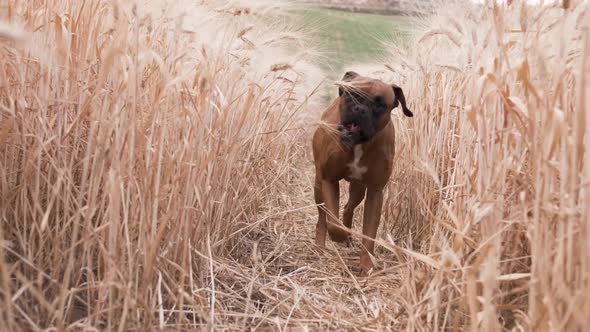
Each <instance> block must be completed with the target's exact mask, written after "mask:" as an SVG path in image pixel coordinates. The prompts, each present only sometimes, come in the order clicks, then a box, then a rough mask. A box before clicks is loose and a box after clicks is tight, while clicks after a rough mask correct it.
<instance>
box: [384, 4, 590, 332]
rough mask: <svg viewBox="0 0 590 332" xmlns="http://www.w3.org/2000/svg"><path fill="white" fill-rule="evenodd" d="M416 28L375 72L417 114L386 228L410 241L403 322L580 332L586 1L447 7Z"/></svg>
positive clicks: (421, 326)
mask: <svg viewBox="0 0 590 332" xmlns="http://www.w3.org/2000/svg"><path fill="white" fill-rule="evenodd" d="M420 24H422V28H423V29H422V32H421V33H419V34H418V35H417V37H416V41H415V43H414V44H413V46H412V47H411V49H410V50H405V49H404V50H401V49H398V48H395V47H392V49H391V50H392V55H391V59H390V60H389V61H387V66H386V68H385V69H383V70H376V71H375V73H374V74H375V75H378V76H380V77H383V78H384V79H388V80H391V81H395V82H396V83H398V84H400V85H401V86H402V87H404V88H405V89H406V91H408V93H407V97H406V98H407V100H408V101H409V103H410V108H412V109H413V110H414V114H415V115H416V116H415V118H414V119H413V120H402V119H401V117H402V116H401V115H399V114H396V115H394V119H397V118H398V117H399V118H400V120H399V121H397V120H396V128H397V137H396V138H397V145H396V147H397V149H398V155H397V157H396V161H395V163H396V171H395V173H394V175H393V177H392V178H393V179H394V180H393V183H392V185H391V186H390V188H389V199H388V202H387V203H386V204H385V206H386V207H385V210H386V215H385V219H386V225H387V226H386V227H390V228H393V231H394V235H395V237H396V238H397V244H399V245H401V246H405V247H406V248H413V249H414V250H413V251H407V253H410V255H409V256H408V255H403V257H405V259H407V263H408V264H407V265H406V267H404V268H402V271H401V276H402V286H401V287H402V289H401V291H400V293H399V295H398V296H399V303H401V304H402V306H403V310H402V311H403V313H404V319H403V320H404V324H403V326H405V328H406V329H407V330H416V329H418V330H444V329H449V328H451V329H454V330H463V329H466V328H470V329H471V330H483V331H497V330H500V329H501V328H508V329H511V328H517V330H521V329H524V330H532V331H539V330H543V331H544V330H552V331H581V330H584V329H585V328H586V327H587V326H588V323H590V317H589V316H588V314H587V313H588V312H590V295H589V294H590V282H589V280H590V241H589V239H590V238H589V237H588V236H589V234H590V210H589V206H590V191H589V189H590V188H589V187H588V186H589V185H590V154H589V153H588V151H587V147H588V146H590V144H589V143H590V135H589V134H588V128H589V126H590V114H588V110H589V106H590V104H589V100H590V99H589V97H588V96H589V95H590V82H589V80H590V63H589V62H590V60H589V59H590V48H589V47H590V34H589V30H588V29H589V28H590V8H589V7H588V3H587V2H577V3H576V4H569V8H568V9H564V8H563V6H562V4H561V3H558V2H555V3H551V4H548V5H545V6H539V5H532V4H530V3H529V4H527V3H526V2H519V1H512V2H511V4H510V5H507V4H494V2H493V1H488V2H486V3H485V4H484V5H483V7H481V6H474V5H471V4H469V3H466V2H455V3H452V4H449V3H446V4H444V6H440V8H439V9H438V11H437V14H436V15H434V16H433V17H430V18H428V19H426V20H421V21H420ZM400 114H401V113H400ZM385 231H386V232H387V231H388V230H385ZM393 241H396V240H395V239H393Z"/></svg>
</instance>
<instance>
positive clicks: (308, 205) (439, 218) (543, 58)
mask: <svg viewBox="0 0 590 332" xmlns="http://www.w3.org/2000/svg"><path fill="white" fill-rule="evenodd" d="M291 6H292V4H290V3H283V2H275V1H266V2H264V1H246V0H244V1H229V0H211V1H188V0H179V1H174V2H170V1H164V0H157V1H147V0H143V1H140V0H136V1H132V0H128V1H124V0H113V1H84V0H81V1H74V0H46V1H39V0H29V1H20V0H4V1H2V2H0V222H1V227H0V309H1V310H0V330H2V331H38V330H48V331H52V330H57V331H66V330H67V331H82V330H83V331H103V330H108V331H110V330H113V331H128V330H162V331H163V330H166V331H185V330H197V331H198V330H231V331H233V330H239V331H244V330H263V331H266V330H273V331H274V330H277V331H283V330H290V331H291V330H293V331H312V330H317V331H321V330H338V331H341V330H350V331H387V330H395V331H399V330H406V331H442V330H453V331H462V330H472V331H479V330H482V331H501V330H507V331H583V330H584V328H585V327H586V326H587V325H588V324H589V323H590V315H588V313H589V312H590V188H589V186H590V153H587V151H586V146H588V143H590V142H589V141H590V135H588V133H587V128H588V127H590V115H589V114H588V110H589V108H590V100H589V99H588V97H587V96H588V95H590V82H588V80H590V30H589V28H590V8H589V7H590V5H589V4H588V3H587V2H584V1H564V2H553V3H548V4H545V5H540V4H527V3H522V2H519V1H508V2H506V3H501V4H500V3H499V4H495V3H494V2H492V1H487V2H485V3H484V4H483V5H474V4H472V3H467V2H460V1H454V2H452V3H449V2H444V3H441V5H439V6H438V7H437V10H436V11H435V12H434V13H424V14H423V15H422V16H419V17H415V18H413V19H412V20H413V21H415V28H414V31H413V33H412V36H411V38H412V39H411V40H410V41H408V42H407V43H404V44H403V45H400V44H396V43H389V44H387V50H388V55H387V56H385V57H384V58H383V59H379V60H376V61H375V62H374V63H360V64H357V65H354V66H352V65H351V66H350V67H351V68H350V69H355V70H357V71H359V72H362V73H363V74H365V75H369V76H373V77H377V78H381V79H383V80H386V81H390V82H396V83H397V84H398V85H400V86H402V87H403V88H404V91H405V93H406V96H407V100H408V102H409V107H410V108H411V109H412V110H413V111H414V115H415V116H414V118H413V119H407V118H406V119H404V118H403V117H402V116H401V113H400V112H399V111H398V110H394V111H393V112H392V119H393V122H394V125H395V127H396V151H397V152H396V157H395V170H394V174H393V176H392V179H391V182H390V185H389V186H388V187H387V189H386V199H385V203H384V211H383V216H382V223H381V225H382V226H381V228H380V230H379V233H378V240H377V243H378V246H377V247H378V248H377V251H376V255H375V257H374V260H375V264H376V268H375V270H374V271H373V272H372V274H371V275H369V276H368V277H366V278H361V277H359V273H358V269H357V266H358V251H359V242H360V241H359V240H358V238H357V239H356V240H355V243H354V246H353V247H351V248H347V247H342V246H340V245H337V244H333V243H330V244H329V245H328V248H327V249H320V248H318V247H316V246H315V245H314V241H313V234H314V232H313V230H314V227H315V222H316V217H317V216H316V211H317V210H316V206H315V205H314V204H313V195H312V187H313V172H314V170H313V162H312V160H311V153H310V150H311V146H310V140H311V133H312V132H313V130H314V129H315V127H316V125H317V122H318V119H319V116H320V113H321V110H322V108H323V107H324V106H325V105H324V101H323V99H322V98H321V96H320V95H319V94H318V91H320V90H321V87H325V86H326V85H330V84H332V83H331V82H326V80H325V79H324V75H323V73H322V71H321V69H320V64H321V61H322V58H323V56H322V54H321V52H318V51H316V49H318V48H317V46H318V45H315V42H314V40H313V39H311V38H310V37H309V36H310V35H312V34H313V33H314V31H313V30H314V28H315V27H314V26H305V25H298V24H296V23H293V20H292V19H291V18H288V17H286V16H288V15H290V14H288V13H289V10H288V9H289V8H290V7H291ZM343 192H345V191H343ZM357 215H359V213H357ZM360 215H362V213H360ZM357 219H358V218H357ZM360 222H361V221H360V220H355V222H354V223H355V225H356V227H355V230H357V234H356V235H357V236H358V235H359V234H358V230H359V229H360V227H359V225H360Z"/></svg>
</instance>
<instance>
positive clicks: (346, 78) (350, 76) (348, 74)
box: [338, 71, 359, 96]
mask: <svg viewBox="0 0 590 332" xmlns="http://www.w3.org/2000/svg"><path fill="white" fill-rule="evenodd" d="M358 76H359V74H357V73H356V72H354V71H347V72H346V73H345V74H344V76H342V81H344V82H350V81H352V80H353V79H355V78H356V77H358ZM343 94H344V90H343V89H342V87H340V88H338V95H339V96H342V95H343Z"/></svg>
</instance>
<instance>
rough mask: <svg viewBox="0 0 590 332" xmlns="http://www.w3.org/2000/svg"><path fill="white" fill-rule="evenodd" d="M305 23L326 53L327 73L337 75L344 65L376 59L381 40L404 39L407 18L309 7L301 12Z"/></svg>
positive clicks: (380, 49)
mask: <svg viewBox="0 0 590 332" xmlns="http://www.w3.org/2000/svg"><path fill="white" fill-rule="evenodd" d="M300 13H301V15H302V17H303V19H304V22H305V23H306V24H307V25H310V26H311V27H313V28H316V30H317V33H316V35H315V38H317V40H316V42H318V44H319V46H320V47H319V51H321V52H322V53H323V54H325V55H326V58H325V59H324V61H323V62H322V66H323V67H324V69H326V70H327V71H328V72H327V74H336V73H337V72H338V71H340V70H341V69H342V68H343V67H344V66H346V65H350V64H353V63H359V62H372V61H378V60H379V59H380V58H381V57H382V55H383V53H384V42H389V41H392V40H396V39H398V38H403V36H404V35H405V34H406V32H404V30H405V28H406V27H407V26H408V25H409V22H408V19H407V18H405V17H401V16H384V15H373V14H360V13H350V12H345V11H339V10H333V9H325V8H320V7H313V6H311V7H308V8H306V9H303V10H301V11H300Z"/></svg>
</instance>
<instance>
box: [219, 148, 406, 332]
mask: <svg viewBox="0 0 590 332" xmlns="http://www.w3.org/2000/svg"><path fill="white" fill-rule="evenodd" d="M302 159H303V160H304V161H301V162H300V163H298V164H299V165H298V167H294V169H295V170H297V169H298V170H301V171H299V172H295V173H294V175H293V181H291V183H292V185H293V187H292V190H291V193H293V195H292V196H290V197H288V198H287V199H286V203H287V205H289V208H287V209H284V210H283V212H282V213H278V214H276V215H275V216H273V217H272V218H270V219H269V220H267V221H261V222H259V223H258V224H257V225H255V226H253V227H252V228H251V229H250V230H248V231H245V233H244V236H243V237H242V238H241V240H240V241H239V242H238V243H237V244H236V246H235V248H234V250H233V251H232V255H230V256H231V257H233V259H234V260H233V261H225V262H221V264H220V265H219V268H218V270H217V271H218V273H217V278H216V283H217V287H218V288H217V292H218V295H217V298H218V300H219V302H218V303H220V304H221V305H223V306H224V307H223V309H220V310H218V314H219V315H222V316H223V315H226V316H231V317H219V318H220V320H221V321H223V322H224V324H225V323H227V322H228V321H229V322H233V324H235V325H233V326H231V327H230V328H232V329H234V328H236V329H243V328H246V329H248V328H256V329H260V328H262V329H263V330H266V329H272V330H282V329H284V328H285V327H290V329H293V328H294V329H295V330H306V329H310V330H342V329H345V330H357V329H359V330H372V329H383V328H389V329H391V328H393V327H394V326H395V322H396V320H397V319H396V318H397V317H396V316H398V315H399V314H400V312H401V311H400V305H399V304H398V303H399V296H398V289H399V285H398V283H399V279H398V278H397V275H398V273H399V271H400V268H399V263H398V262H397V259H396V257H395V256H394V255H393V254H392V253H391V252H386V251H385V250H379V249H377V257H378V260H377V262H376V263H377V269H376V270H375V272H374V273H373V275H371V276H370V277H367V278H360V277H359V269H358V265H359V251H360V247H359V245H360V241H358V240H356V241H355V242H354V245H353V247H350V248H347V247H345V246H343V245H339V244H335V243H333V242H331V241H328V244H327V249H325V250H322V249H320V248H319V247H317V246H316V245H315V244H314V232H315V224H316V218H317V209H316V207H315V206H314V205H313V199H312V197H313V195H312V185H311V184H312V180H313V177H312V172H313V165H312V163H311V162H310V161H309V158H308V157H307V156H305V157H304V158H302ZM342 187H343V188H341V192H342V196H343V197H342V202H341V207H342V206H343V205H344V203H345V202H346V199H347V197H346V196H347V195H346V193H347V187H346V185H345V186H342ZM359 216H362V206H360V207H359V208H357V211H356V214H355V221H354V227H355V229H356V230H360V228H361V225H360V223H359V222H360V220H359ZM236 282H237V284H236Z"/></svg>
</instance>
